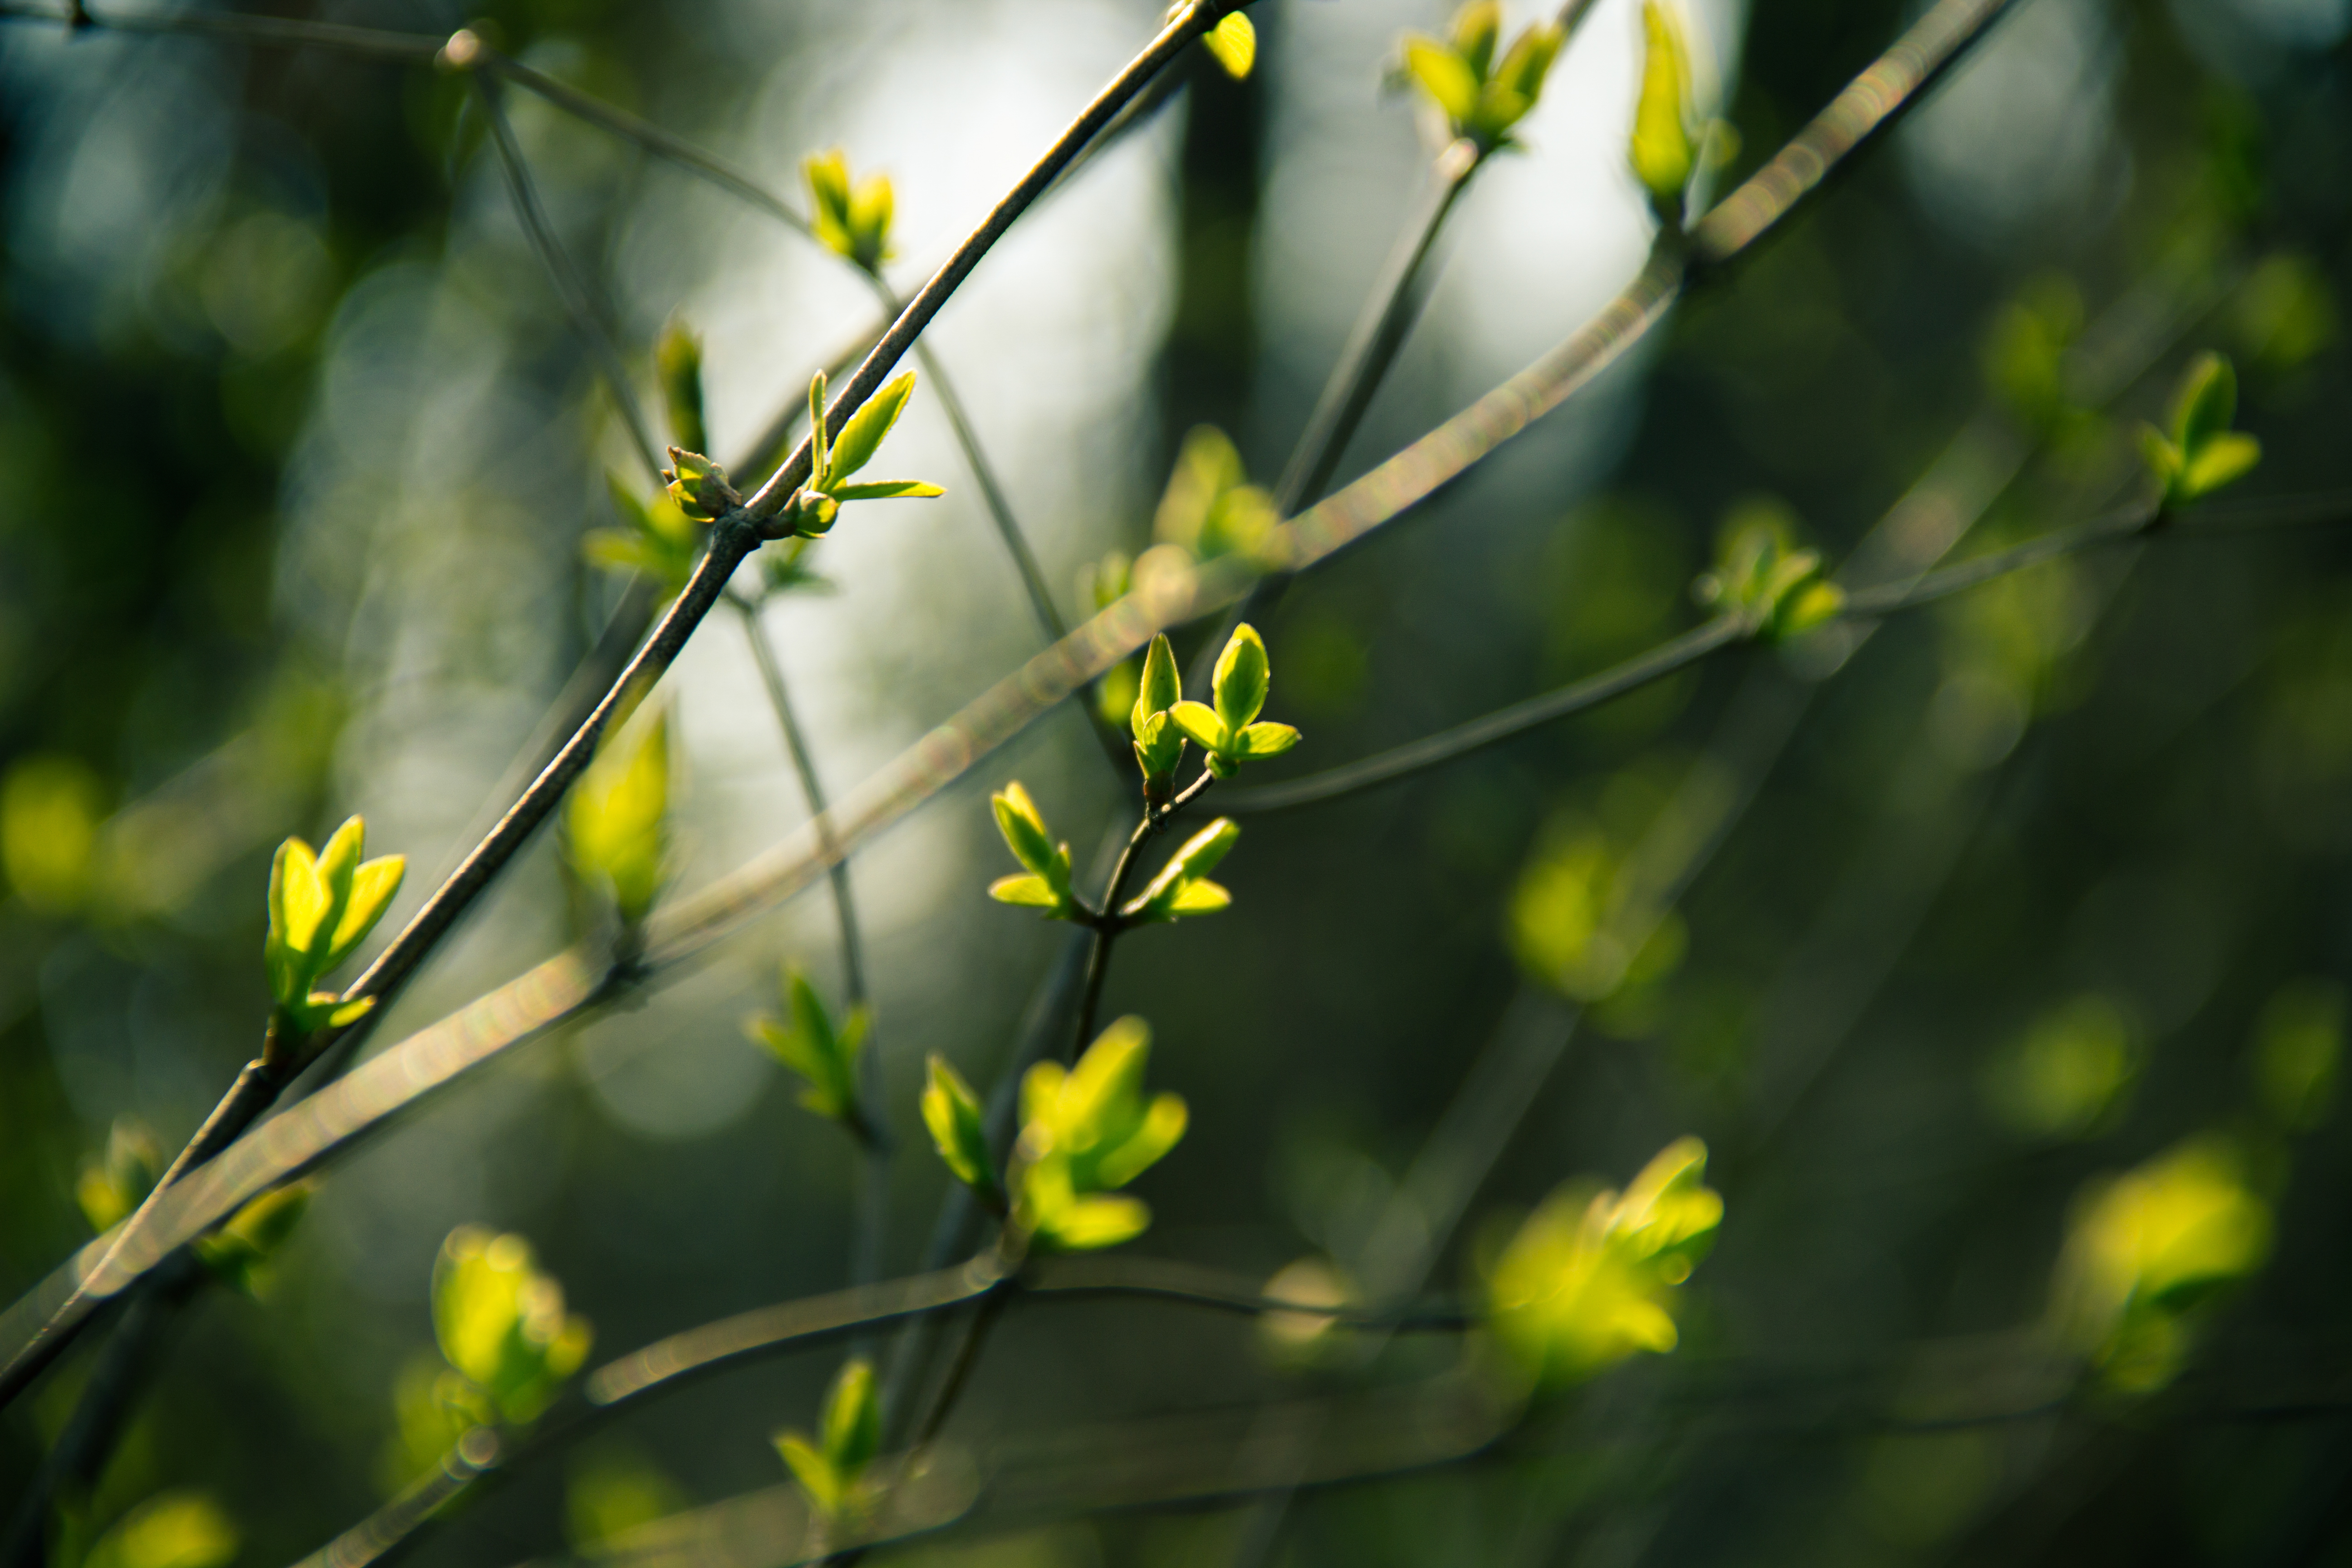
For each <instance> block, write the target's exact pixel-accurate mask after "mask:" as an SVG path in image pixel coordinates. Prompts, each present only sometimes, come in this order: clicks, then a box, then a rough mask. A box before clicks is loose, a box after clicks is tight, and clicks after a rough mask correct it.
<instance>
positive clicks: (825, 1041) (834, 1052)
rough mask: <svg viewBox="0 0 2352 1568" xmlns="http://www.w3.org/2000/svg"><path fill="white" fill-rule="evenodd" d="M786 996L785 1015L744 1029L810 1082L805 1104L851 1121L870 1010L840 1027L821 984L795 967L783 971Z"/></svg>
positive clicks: (857, 1011) (854, 1013)
mask: <svg viewBox="0 0 2352 1568" xmlns="http://www.w3.org/2000/svg"><path fill="white" fill-rule="evenodd" d="M782 994H783V1003H784V1012H785V1016H784V1017H783V1018H782V1019H776V1018H753V1019H751V1020H750V1021H749V1022H748V1023H747V1024H746V1025H745V1030H746V1032H747V1033H748V1034H749V1035H750V1036H751V1038H752V1039H753V1040H755V1041H757V1042H758V1043H759V1044H761V1045H762V1046H765V1047H767V1048H768V1049H769V1051H770V1052H771V1053H772V1054H773V1055H774V1056H775V1058H776V1059H777V1060H778V1061H781V1062H782V1063H783V1064H784V1066H786V1067H788V1068H791V1069H792V1070H793V1072H795V1073H798V1074H799V1075H800V1076H801V1078H802V1079H804V1080H806V1083H807V1088H806V1089H803V1092H802V1094H801V1097H800V1101H801V1104H802V1105H803V1106H805V1107H806V1108H807V1109H809V1110H812V1111H814V1112H815V1113H816V1114H817V1115H819V1116H822V1117H824V1118H826V1119H827V1120H829V1121H838V1122H841V1123H843V1124H844V1125H848V1124H849V1123H851V1122H852V1121H855V1119H856V1115H857V1052H858V1047H860V1046H861V1045H862V1044H863V1043H864V1041H865V1037H866V1024H867V1014H866V1010H865V1009H864V1008H862V1007H860V1008H855V1009H853V1010H852V1011H851V1012H850V1015H849V1017H848V1018H847V1020H846V1021H845V1024H844V1026H842V1027H841V1028H840V1029H838V1030H836V1029H835V1027H834V1024H833V1017H832V1015H831V1014H829V1013H827V1012H826V1011H825V1006H824V1000H823V998H821V997H819V996H818V995H817V993H816V987H814V985H811V984H809V981H808V976H807V975H806V974H803V973H802V972H801V971H800V969H799V968H798V967H797V966H794V965H788V966H786V968H785V970H784V972H783V984H782Z"/></svg>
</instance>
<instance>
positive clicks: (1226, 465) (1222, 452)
mask: <svg viewBox="0 0 2352 1568" xmlns="http://www.w3.org/2000/svg"><path fill="white" fill-rule="evenodd" d="M1242 479H1243V473H1242V455H1241V453H1240V452H1239V451H1238V450H1236V449H1235V448H1234V443H1233V440H1232V438H1231V437H1228V436H1227V435H1226V434H1225V433H1224V432H1223V430H1220V429H1218V428H1217V427H1216V426H1213V425H1195V426H1193V427H1192V429H1191V430H1189V431H1187V432H1185V435H1184V445H1183V447H1182V448H1181V450H1179V451H1178V453H1177V454H1176V466H1175V468H1172V469H1171V470H1170V472H1169V475H1168V488H1167V489H1166V490H1164V491H1162V492H1161V494H1160V505H1159V508H1158V510H1155V511H1154V512H1153V513H1152V517H1151V537H1152V539H1153V541H1154V542H1157V543H1160V544H1173V545H1178V546H1180V547H1181V548H1183V549H1185V550H1190V551H1193V552H1199V553H1206V550H1205V548H1204V542H1203V541H1202V530H1203V529H1204V528H1205V527H1206V526H1207V523H1208V520H1209V513H1210V510H1211V509H1212V508H1213V507H1214V506H1215V505H1216V504H1217V501H1218V500H1219V499H1220V498H1221V497H1223V495H1224V494H1225V493H1226V492H1227V491H1229V490H1231V489H1234V487H1235V486H1237V485H1239V484H1240V483H1241V482H1242ZM1119 592H1120V593H1121V594H1123V593H1125V592H1126V588H1125V587H1124V586H1122V587H1121V588H1120V590H1119ZM1117 596H1118V595H1113V597H1117ZM1105 602H1106V603H1107V602H1108V601H1105ZM1097 607H1099V606H1097Z"/></svg>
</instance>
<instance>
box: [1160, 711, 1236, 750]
mask: <svg viewBox="0 0 2352 1568" xmlns="http://www.w3.org/2000/svg"><path fill="white" fill-rule="evenodd" d="M1168 721H1169V722H1170V723H1171V724H1173V725H1175V726H1176V728H1177V729H1178V730H1179V731H1182V733H1183V734H1184V736H1185V738H1186V739H1188V740H1190V741H1191V742H1192V743H1193V744H1194V745H1196V746H1198V747H1200V748H1201V749H1202V751H1204V752H1222V751H1224V750H1225V749H1227V748H1228V747H1229V746H1231V745H1232V744H1233V735H1232V733H1231V731H1228V730H1226V728H1225V725H1224V721H1223V720H1222V719H1220V718H1218V717H1217V710H1215V709H1213V708H1212V707H1210V706H1209V705H1208V704H1207V703H1205V702H1179V703H1178V704H1176V706H1174V707H1173V708H1171V709H1170V710H1168Z"/></svg>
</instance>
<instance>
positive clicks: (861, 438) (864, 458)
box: [824, 370, 915, 500]
mask: <svg viewBox="0 0 2352 1568" xmlns="http://www.w3.org/2000/svg"><path fill="white" fill-rule="evenodd" d="M914 395H915V373H914V372H913V371H911V370H910V371H908V372H907V373H906V374H904V375H900V376H898V377H895V378H894V379H892V380H891V381H889V382H887V383H885V384H884V385H883V387H882V389H881V390H880V391H879V392H877V393H876V394H875V395H873V396H871V397H869V398H867V399H866V405H865V406H864V407H862V408H860V409H858V411H857V412H856V413H855V414H853V415H851V416H849V422H848V423H847V424H845V425H844V426H842V427H841V436H840V438H839V439H837V440H836V441H835V442H834V444H833V457H832V460H831V461H830V462H829V463H828V464H827V465H826V468H825V477H826V479H828V480H832V479H847V478H848V477H849V476H850V475H852V474H854V473H856V471H857V470H858V469H860V468H864V467H865V466H866V464H868V463H870V462H872V461H873V460H874V454H875V453H876V452H877V451H878V450H880V449H881V446H882V438H883V437H885V436H887V435H888V434H889V433H890V427H891V426H894V425H896V424H897V423H898V416H899V415H901V414H903V413H905V412H906V408H907V400H908V398H910V397H912V396H914ZM824 488H825V489H827V490H830V491H832V492H833V493H834V494H835V495H840V493H841V492H840V490H839V489H837V488H836V487H835V486H834V485H833V484H831V483H828V484H826V485H825V487H824ZM843 499H844V500H846V499H848V498H846V497H843Z"/></svg>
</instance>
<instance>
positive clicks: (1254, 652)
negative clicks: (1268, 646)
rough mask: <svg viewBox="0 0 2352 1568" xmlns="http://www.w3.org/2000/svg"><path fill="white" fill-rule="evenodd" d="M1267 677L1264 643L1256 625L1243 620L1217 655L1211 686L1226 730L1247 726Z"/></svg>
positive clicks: (1262, 695)
mask: <svg viewBox="0 0 2352 1568" xmlns="http://www.w3.org/2000/svg"><path fill="white" fill-rule="evenodd" d="M1270 677H1271V670H1270V667H1269V666H1268V665H1267V663H1266V657H1265V642H1264V641H1262V640H1261V639H1260V638H1259V637H1258V635H1257V628H1256V627H1255V626H1250V625H1248V624H1247V623H1246V622H1245V623H1244V624H1243V625H1241V626H1235V627H1234V635H1233V636H1232V637H1230V638H1229V639H1227V641H1226V643H1225V647H1224V651H1223V653H1220V654H1219V655H1218V656H1217V668H1216V675H1215V678H1214V679H1213V682H1212V686H1211V689H1212V692H1213V695H1214V697H1215V699H1216V709H1217V718H1218V719H1219V720H1220V721H1223V724H1224V726H1225V729H1226V731H1228V732H1229V733H1230V732H1232V731H1238V730H1240V729H1242V728H1243V727H1244V726H1245V725H1247V724H1248V723H1249V722H1250V721H1252V720H1254V719H1255V718H1256V717H1257V716H1258V711H1259V710H1261V709H1263V708H1264V707H1265V693H1266V688H1267V686H1268V684H1269V683H1270ZM1219 749H1220V750H1225V749H1227V748H1223V747H1220V748H1219Z"/></svg>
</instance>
